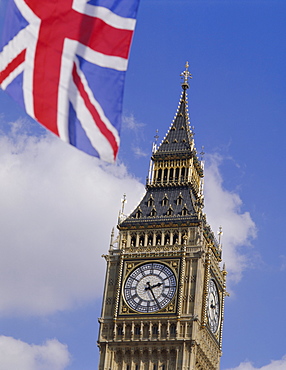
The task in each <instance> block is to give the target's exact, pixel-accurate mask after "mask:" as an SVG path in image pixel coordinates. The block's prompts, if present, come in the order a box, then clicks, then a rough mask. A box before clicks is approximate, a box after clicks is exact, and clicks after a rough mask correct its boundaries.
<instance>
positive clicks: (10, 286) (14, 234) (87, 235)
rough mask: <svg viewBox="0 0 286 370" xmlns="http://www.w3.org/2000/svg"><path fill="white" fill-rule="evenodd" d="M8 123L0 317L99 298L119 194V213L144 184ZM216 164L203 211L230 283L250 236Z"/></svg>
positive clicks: (1, 180)
mask: <svg viewBox="0 0 286 370" xmlns="http://www.w3.org/2000/svg"><path fill="white" fill-rule="evenodd" d="M19 126H21V122H18V124H14V125H12V128H11V130H10V133H9V136H7V135H4V134H2V136H0V209H1V213H0V231H1V259H0V296H1V300H0V313H1V315H2V316H3V315H9V316H13V315H17V316H19V315H25V314H26V315H46V314H51V313H54V312H55V311H57V310H65V309H67V308H71V307H74V306H75V305H77V304H78V305H80V304H83V303H85V302H88V301H90V300H92V299H94V298H95V297H100V296H101V291H102V287H103V279H104V278H103V277H104V275H105V261H104V260H103V259H102V258H100V256H101V255H102V254H105V253H107V250H108V248H109V242H110V232H111V229H112V227H113V226H115V225H116V222H117V215H118V211H119V209H120V208H121V204H120V201H121V198H122V195H123V193H126V194H127V199H128V203H127V207H126V209H125V213H126V214H127V213H128V212H129V211H131V210H132V209H133V208H134V207H135V206H136V205H137V204H138V202H139V201H140V199H141V197H142V195H143V193H144V186H143V185H142V184H141V183H139V182H138V181H137V180H135V179H134V178H132V177H131V176H130V175H128V173H127V172H126V169H125V167H124V166H123V165H117V166H111V165H103V164H102V163H100V162H99V161H98V160H96V159H94V158H92V157H89V156H87V155H85V154H83V153H81V152H79V151H77V150H76V149H74V148H72V147H70V146H69V145H65V144H63V143H62V142H61V141H60V140H59V139H57V138H54V137H53V136H51V135H48V136H42V137H38V138H37V137H32V136H28V135H26V134H25V133H23V131H19ZM218 166H219V160H218V159H217V158H213V161H212V162H211V164H210V166H209V167H208V168H207V169H206V187H205V195H206V212H207V215H208V221H209V222H210V224H211V225H212V227H213V230H217V229H218V227H219V226H220V225H222V226H223V227H224V237H223V244H224V260H225V261H226V263H227V270H228V271H229V272H230V275H232V276H233V278H236V279H238V278H239V277H240V274H241V272H242V270H243V268H244V267H245V264H246V259H245V257H244V256H243V254H241V252H240V249H239V248H240V246H243V245H247V244H248V243H249V241H250V240H251V238H252V237H254V235H255V225H254V223H253V221H252V220H251V217H250V215H249V213H247V212H245V213H241V212H240V206H241V200H240V198H239V196H238V195H237V194H234V193H230V192H228V191H226V190H225V189H223V186H222V178H221V175H220V173H219V167H218Z"/></svg>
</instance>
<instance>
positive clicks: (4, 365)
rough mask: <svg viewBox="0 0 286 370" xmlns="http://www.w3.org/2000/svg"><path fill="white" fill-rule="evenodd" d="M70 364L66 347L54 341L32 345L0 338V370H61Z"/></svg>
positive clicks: (9, 338)
mask: <svg viewBox="0 0 286 370" xmlns="http://www.w3.org/2000/svg"><path fill="white" fill-rule="evenodd" d="M70 362H71V356H70V354H69V352H68V349H67V346H66V345H65V344H62V343H60V342H59V341H57V340H56V339H52V340H47V341H46V342H45V343H44V344H43V345H34V344H28V343H25V342H22V341H21V340H17V339H14V338H12V337H6V336H0V369H1V370H11V369H21V370H51V369H53V370H63V369H65V368H66V367H67V366H68V365H69V363H70Z"/></svg>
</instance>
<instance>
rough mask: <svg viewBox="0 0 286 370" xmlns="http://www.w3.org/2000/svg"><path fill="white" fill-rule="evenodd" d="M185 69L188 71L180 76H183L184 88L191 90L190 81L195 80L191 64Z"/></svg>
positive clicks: (187, 63)
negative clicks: (190, 68) (190, 69)
mask: <svg viewBox="0 0 286 370" xmlns="http://www.w3.org/2000/svg"><path fill="white" fill-rule="evenodd" d="M185 68H186V69H185V70H184V72H182V73H181V74H180V76H182V77H183V79H184V82H183V83H182V88H183V89H184V90H186V89H188V88H189V83H188V80H189V79H191V78H193V77H192V74H191V72H190V71H189V62H186V65H185Z"/></svg>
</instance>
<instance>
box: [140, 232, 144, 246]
mask: <svg viewBox="0 0 286 370" xmlns="http://www.w3.org/2000/svg"><path fill="white" fill-rule="evenodd" d="M143 245H144V235H140V237H139V246H140V247H142V246H143Z"/></svg>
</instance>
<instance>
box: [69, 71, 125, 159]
mask: <svg viewBox="0 0 286 370" xmlns="http://www.w3.org/2000/svg"><path fill="white" fill-rule="evenodd" d="M72 76H73V80H74V83H75V84H76V86H77V88H78V90H79V92H80V95H81V97H82V98H83V100H84V103H85V106H86V107H87V109H88V110H89V112H90V113H91V115H92V117H93V119H94V121H95V123H96V125H97V127H98V128H99V131H100V132H101V133H102V134H103V135H104V136H105V137H106V139H107V140H108V141H109V143H110V145H111V147H112V149H113V156H114V159H115V158H116V155H117V152H118V144H117V142H116V139H115V137H114V135H113V133H112V132H111V131H110V130H109V129H108V128H107V127H106V124H105V123H104V122H103V121H102V120H101V118H100V115H99V114H98V112H97V110H96V109H95V107H94V105H93V104H92V103H91V101H90V99H89V96H88V94H87V92H86V91H85V88H84V85H83V83H82V82H81V80H80V77H79V75H78V73H77V70H76V65H75V64H74V67H73V71H72Z"/></svg>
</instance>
